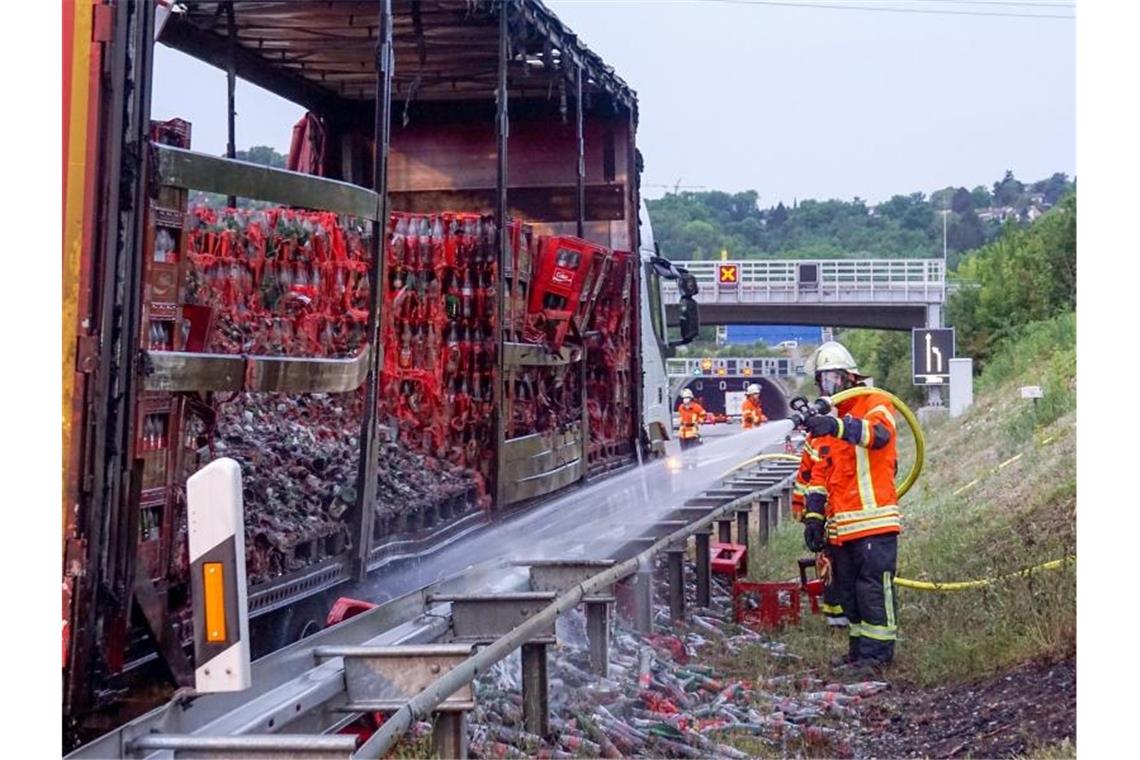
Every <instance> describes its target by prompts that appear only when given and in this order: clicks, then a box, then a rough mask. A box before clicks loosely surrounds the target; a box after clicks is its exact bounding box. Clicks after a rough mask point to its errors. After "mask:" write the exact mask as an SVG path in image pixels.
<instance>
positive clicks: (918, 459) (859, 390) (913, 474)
mask: <svg viewBox="0 0 1140 760" xmlns="http://www.w3.org/2000/svg"><path fill="white" fill-rule="evenodd" d="M870 393H881V394H882V395H884V396H886V397H887V398H889V399H890V400H891V403H892V404H894V405H895V409H898V410H899V412H900V413H902V416H903V419H905V420H906V424H907V425H910V432H911V433H913V434H914V464H912V465H911V466H910V472H909V473H907V476H906V477H905V478H904V479H903V482H902V483H901V484H900V485H899V487H898V495H899V498H900V499H901V498H902V495H903V494H905V493H906V492H907V491H909V490H910V487H911V486H913V485H914V482H915V481H916V480H918V476H919V474H920V473H921V472H922V465H923V463H925V461H926V436H924V435H923V434H922V428H921V427H919V424H918V418H917V417H915V416H914V412H912V411H911V410H910V407H909V406H907V405H906V404H905V403H903V400H902V399H900V398H899V397H898V396H896V395H895V394H893V393H891V392H890V391H886V390H883V389H882V388H867V387H864V386H856V387H854V388H848V389H847V390H845V391H840V392H839V393H836V394H835V395H834V396H832V397H831V405H832V406H838V405H839V404H840V403H841V402H843V401H846V400H847V399H849V398H855V397H856V396H866V395H868V394H870Z"/></svg>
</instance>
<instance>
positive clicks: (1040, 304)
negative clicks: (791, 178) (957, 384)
mask: <svg viewBox="0 0 1140 760" xmlns="http://www.w3.org/2000/svg"><path fill="white" fill-rule="evenodd" d="M1076 267H1077V205H1076V195H1075V194H1073V195H1069V196H1066V197H1065V198H1064V199H1063V200H1062V201H1061V202H1060V203H1059V204H1058V205H1057V207H1056V208H1054V209H1052V210H1051V211H1049V212H1048V213H1046V214H1045V215H1044V216H1042V217H1041V218H1040V219H1038V220H1036V221H1035V222H1033V223H1032V224H1031V225H1029V226H1027V227H1021V226H1018V225H1007V226H1006V227H1005V228H1004V229H1003V231H1002V234H1001V236H1000V237H998V239H997V240H995V241H993V242H992V243H989V244H988V245H985V246H983V247H981V248H979V249H978V250H976V251H974V252H973V253H971V254H970V255H969V256H967V257H965V258H964V259H963V260H962V263H961V264H960V265H959V266H958V269H957V272H955V273H954V279H955V280H956V281H957V282H958V287H957V289H956V291H955V292H954V294H953V295H952V296H951V298H950V301H949V303H948V305H947V316H948V321H949V323H950V324H952V325H953V326H954V327H955V328H957V331H958V336H959V338H958V345H959V346H960V348H961V349H962V352H963V353H964V354H965V355H968V356H973V357H974V359H975V361H976V363H977V368H978V369H979V370H980V369H981V366H982V364H983V363H984V362H985V359H986V358H988V357H989V355H990V354H991V353H992V351H993V350H994V348H995V347H996V346H997V344H998V343H999V342H1000V341H1002V340H1004V339H1005V338H1008V337H1010V336H1011V335H1012V334H1013V333H1014V332H1016V330H1017V329H1018V328H1020V327H1021V326H1022V325H1026V324H1029V323H1030V322H1036V321H1039V320H1043V319H1048V318H1050V317H1053V316H1055V315H1057V314H1061V313H1064V312H1067V311H1072V310H1073V309H1074V308H1075V307H1076V295H1077V290H1076V284H1077V269H1076Z"/></svg>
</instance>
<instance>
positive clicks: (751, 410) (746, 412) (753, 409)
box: [740, 383, 768, 430]
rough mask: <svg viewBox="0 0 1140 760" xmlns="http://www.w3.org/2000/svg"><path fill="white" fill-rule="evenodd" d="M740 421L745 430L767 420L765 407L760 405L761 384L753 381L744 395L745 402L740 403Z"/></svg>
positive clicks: (758, 425)
mask: <svg viewBox="0 0 1140 760" xmlns="http://www.w3.org/2000/svg"><path fill="white" fill-rule="evenodd" d="M740 421H741V423H743V425H744V429H745V430H751V429H752V428H754V427H760V423H762V422H767V421H768V418H767V417H765V416H764V409H763V407H761V406H760V386H759V385H758V384H757V383H752V384H751V385H749V386H748V391H747V392H746V394H745V396H744V403H743V404H741V405H740Z"/></svg>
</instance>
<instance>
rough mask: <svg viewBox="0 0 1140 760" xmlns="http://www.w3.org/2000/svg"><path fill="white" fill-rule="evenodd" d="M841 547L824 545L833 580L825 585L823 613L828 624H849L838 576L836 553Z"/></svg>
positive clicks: (824, 552) (824, 553)
mask: <svg viewBox="0 0 1140 760" xmlns="http://www.w3.org/2000/svg"><path fill="white" fill-rule="evenodd" d="M838 549H839V547H838V546H836V545H835V544H828V545H827V546H825V547H823V556H825V557H827V559H828V560H829V561H830V562H831V582H830V583H828V584H827V585H826V586H824V587H823V604H822V605H821V608H822V610H823V614H824V615H826V616H827V623H828V625H840V626H846V625H847V617H846V616H845V615H844V614H843V597H842V596H841V595H840V591H839V579H838V578H837V577H836V570H837V568H836V567H835V554H836V552H837V551H838Z"/></svg>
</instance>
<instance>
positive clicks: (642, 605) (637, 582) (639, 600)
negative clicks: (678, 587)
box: [632, 570, 653, 633]
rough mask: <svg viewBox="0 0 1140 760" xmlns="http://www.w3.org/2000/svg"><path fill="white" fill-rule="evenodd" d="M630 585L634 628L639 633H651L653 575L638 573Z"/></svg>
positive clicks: (644, 572) (649, 572)
mask: <svg viewBox="0 0 1140 760" xmlns="http://www.w3.org/2000/svg"><path fill="white" fill-rule="evenodd" d="M632 585H633V625H634V628H636V629H637V630H638V631H639V632H641V633H653V573H652V572H651V571H647V570H640V571H638V572H637V574H636V575H634V576H633V584H632Z"/></svg>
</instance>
